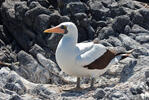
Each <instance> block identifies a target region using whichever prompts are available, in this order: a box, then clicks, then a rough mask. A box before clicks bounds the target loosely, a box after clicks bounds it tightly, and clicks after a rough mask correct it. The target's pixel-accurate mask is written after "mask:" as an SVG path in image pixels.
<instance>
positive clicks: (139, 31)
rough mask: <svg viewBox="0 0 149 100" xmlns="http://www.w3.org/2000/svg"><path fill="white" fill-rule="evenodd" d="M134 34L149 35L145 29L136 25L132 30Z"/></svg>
mask: <svg viewBox="0 0 149 100" xmlns="http://www.w3.org/2000/svg"><path fill="white" fill-rule="evenodd" d="M131 32H132V33H136V34H139V33H149V31H148V30H146V29H144V28H143V27H141V26H139V25H137V24H134V25H133V26H132V30H131Z"/></svg>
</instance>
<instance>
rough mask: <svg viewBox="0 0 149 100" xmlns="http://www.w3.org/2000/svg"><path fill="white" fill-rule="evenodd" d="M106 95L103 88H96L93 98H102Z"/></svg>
mask: <svg viewBox="0 0 149 100" xmlns="http://www.w3.org/2000/svg"><path fill="white" fill-rule="evenodd" d="M105 95H106V93H105V91H104V90H103V89H100V88H98V89H96V91H95V94H94V95H93V97H94V98H96V99H102V98H104V96H105Z"/></svg>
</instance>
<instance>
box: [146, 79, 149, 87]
mask: <svg viewBox="0 0 149 100" xmlns="http://www.w3.org/2000/svg"><path fill="white" fill-rule="evenodd" d="M146 84H147V86H148V87H149V78H147V79H146Z"/></svg>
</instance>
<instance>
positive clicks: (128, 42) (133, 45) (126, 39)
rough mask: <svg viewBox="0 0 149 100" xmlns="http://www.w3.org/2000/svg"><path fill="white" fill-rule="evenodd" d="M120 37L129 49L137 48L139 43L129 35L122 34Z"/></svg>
mask: <svg viewBox="0 0 149 100" xmlns="http://www.w3.org/2000/svg"><path fill="white" fill-rule="evenodd" d="M119 39H120V41H121V42H122V44H123V46H124V47H125V48H126V49H127V50H129V49H136V48H137V47H138V46H139V43H138V42H136V41H135V40H134V39H132V38H130V37H128V36H127V35H125V34H120V35H119Z"/></svg>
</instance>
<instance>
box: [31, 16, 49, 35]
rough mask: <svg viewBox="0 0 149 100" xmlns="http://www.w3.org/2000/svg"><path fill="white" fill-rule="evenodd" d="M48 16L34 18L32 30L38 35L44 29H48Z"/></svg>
mask: <svg viewBox="0 0 149 100" xmlns="http://www.w3.org/2000/svg"><path fill="white" fill-rule="evenodd" d="M49 18H50V16H49V15H46V14H40V15H39V16H37V17H36V18H35V22H34V25H33V30H34V31H35V32H36V33H38V34H42V33H43V31H44V30H45V29H47V28H48V27H49Z"/></svg>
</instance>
